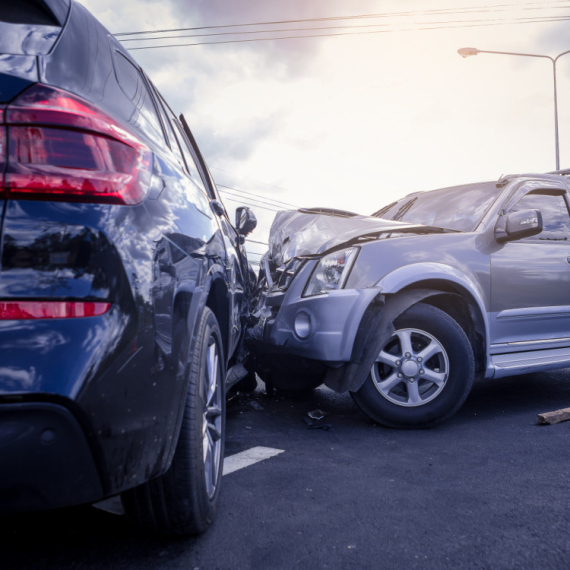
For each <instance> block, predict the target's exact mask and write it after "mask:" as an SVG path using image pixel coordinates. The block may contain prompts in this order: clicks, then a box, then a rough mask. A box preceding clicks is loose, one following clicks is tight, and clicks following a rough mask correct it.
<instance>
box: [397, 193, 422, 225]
mask: <svg viewBox="0 0 570 570" xmlns="http://www.w3.org/2000/svg"><path fill="white" fill-rule="evenodd" d="M417 199H418V197H417V196H416V197H414V198H412V199H411V200H410V201H409V202H406V203H405V204H404V205H403V206H402V207H401V208H400V209H399V210H398V211H397V212H396V215H395V216H394V217H393V218H392V220H394V221H395V222H399V221H401V219H402V218H403V217H404V215H405V214H406V213H407V212H408V210H409V209H410V208H411V207H412V206H413V205H414V203H415V201H416V200H417Z"/></svg>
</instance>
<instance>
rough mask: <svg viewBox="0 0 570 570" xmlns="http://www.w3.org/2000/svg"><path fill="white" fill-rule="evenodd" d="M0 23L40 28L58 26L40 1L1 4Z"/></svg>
mask: <svg viewBox="0 0 570 570" xmlns="http://www.w3.org/2000/svg"><path fill="white" fill-rule="evenodd" d="M0 22H6V23H7V24H35V25H40V26H59V25H60V24H59V22H58V21H57V19H56V18H55V16H54V15H53V13H52V11H51V10H50V9H49V8H48V7H47V5H46V4H45V3H44V2H42V0H16V1H14V2H2V3H1V5H0Z"/></svg>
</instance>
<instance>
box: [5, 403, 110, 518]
mask: <svg viewBox="0 0 570 570" xmlns="http://www.w3.org/2000/svg"><path fill="white" fill-rule="evenodd" d="M0 458H1V464H2V468H1V469H0V512H4V513H6V512H15V511H32V510H42V509H53V508H59V507H65V506H69V505H76V504H83V503H92V502H94V501H97V500H100V499H101V498H103V488H102V485H101V479H100V477H99V473H98V471H97V467H96V464H95V460H94V458H93V455H92V452H91V450H90V448H89V445H88V443H87V439H86V437H85V435H84V433H83V430H82V428H81V426H80V425H79V423H78V421H77V420H76V418H75V417H74V416H73V414H72V413H71V412H70V411H69V410H67V409H66V408H64V407H63V406H60V405H57V404H52V403H14V404H1V405H0Z"/></svg>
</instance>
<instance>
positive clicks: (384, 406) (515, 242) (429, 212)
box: [249, 171, 570, 427]
mask: <svg viewBox="0 0 570 570" xmlns="http://www.w3.org/2000/svg"><path fill="white" fill-rule="evenodd" d="M564 174H568V173H566V172H562V171H561V172H559V173H555V174H538V175H535V174H528V175H527V174H525V175H517V176H507V177H502V178H501V179H500V180H499V181H497V182H487V183H481V184H470V185H466V186H457V187H453V188H444V189H441V190H433V191H431V192H421V193H415V194H410V195H409V196H406V197H405V198H403V199H401V200H399V201H397V202H394V203H393V204H390V205H388V206H386V207H385V208H382V209H381V210H379V211H377V212H376V213H374V214H373V215H372V216H360V215H356V214H353V213H350V212H344V211H338V210H330V209H317V208H314V209H306V210H296V211H285V212H279V213H278V214H277V216H276V218H275V221H274V222H273V226H272V228H271V236H270V240H269V246H270V249H269V251H268V253H267V254H266V256H265V258H264V259H263V261H262V272H261V277H260V284H261V285H262V287H261V288H260V290H261V291H262V292H261V295H260V300H259V307H258V313H257V314H258V317H259V320H258V322H257V323H256V324H255V326H254V327H252V328H251V329H250V331H249V336H250V339H251V340H252V341H254V342H253V344H254V346H255V349H256V369H257V372H258V374H259V375H260V376H261V378H262V379H263V380H264V381H265V382H266V384H267V385H268V387H270V388H273V387H274V388H278V389H282V390H305V389H311V388H314V387H316V386H318V385H319V384H321V383H324V384H326V385H327V386H329V387H331V388H332V389H334V390H336V391H338V392H345V391H349V392H350V393H351V395H352V397H353V398H354V400H355V402H356V403H357V404H358V406H359V407H360V408H361V409H362V410H363V411H364V412H365V413H366V414H368V415H369V416H370V417H371V418H372V419H374V420H375V421H377V422H379V423H381V424H384V425H386V426H391V427H429V426H432V425H434V424H436V423H438V422H440V421H442V420H445V419H447V418H449V417H450V416H451V415H452V414H453V413H455V412H456V411H457V410H458V409H459V407H460V406H461V405H462V404H463V402H464V401H465V399H466V398H467V395H468V394H469V391H470V389H471V386H472V384H473V381H474V379H475V378H501V377H504V376H512V375H516V374H522V373H526V372H531V371H532V372H536V371H541V370H549V369H554V368H564V367H567V366H570V242H569V239H570V215H569V196H568V189H569V181H568V180H567V178H566V177H565V176H564Z"/></svg>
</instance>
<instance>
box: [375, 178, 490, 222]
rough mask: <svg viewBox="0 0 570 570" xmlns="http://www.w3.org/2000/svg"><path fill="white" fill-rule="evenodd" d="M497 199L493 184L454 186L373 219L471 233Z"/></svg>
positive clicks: (385, 210)
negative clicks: (398, 221)
mask: <svg viewBox="0 0 570 570" xmlns="http://www.w3.org/2000/svg"><path fill="white" fill-rule="evenodd" d="M498 195H499V190H497V187H496V184H495V183H494V182H488V183H485V184H472V185H469V186H456V187H454V188H444V189H443V190H432V191H431V192H422V193H419V194H416V195H414V196H408V197H406V198H403V199H402V200H399V201H398V202H395V203H394V204H390V206H389V207H386V208H383V209H382V210H379V211H378V212H376V213H375V214H374V215H375V216H377V217H379V218H384V219H387V220H400V221H402V222H408V223H413V224H424V225H426V226H437V227H440V228H447V229H450V230H458V231H464V232H470V231H473V230H474V229H475V228H476V227H477V224H478V223H479V222H480V221H481V219H482V218H483V216H484V215H485V213H486V212H487V210H488V209H489V208H490V207H491V205H492V204H493V202H494V201H495V200H496V199H497V196H498Z"/></svg>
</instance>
